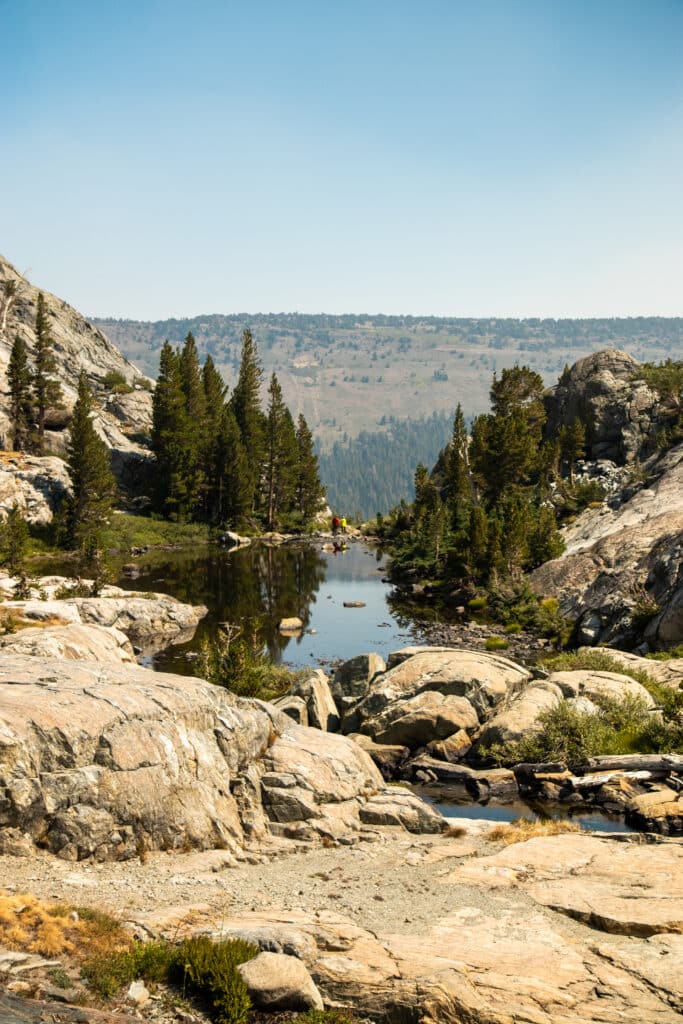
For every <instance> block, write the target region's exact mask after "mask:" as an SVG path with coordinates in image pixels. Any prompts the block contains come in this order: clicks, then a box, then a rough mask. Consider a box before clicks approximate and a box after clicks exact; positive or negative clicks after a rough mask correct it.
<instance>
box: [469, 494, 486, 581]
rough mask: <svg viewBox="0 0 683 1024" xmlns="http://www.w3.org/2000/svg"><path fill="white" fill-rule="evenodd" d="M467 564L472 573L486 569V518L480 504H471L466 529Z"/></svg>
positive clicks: (476, 573)
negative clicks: (467, 527)
mask: <svg viewBox="0 0 683 1024" xmlns="http://www.w3.org/2000/svg"><path fill="white" fill-rule="evenodd" d="M468 540H469V564H470V568H471V571H472V574H473V575H475V576H479V575H481V574H483V573H484V572H485V571H486V564H487V552H488V544H489V526H488V519H487V516H486V513H485V512H484V509H483V508H482V507H481V505H472V507H471V509H470V522H469V530H468Z"/></svg>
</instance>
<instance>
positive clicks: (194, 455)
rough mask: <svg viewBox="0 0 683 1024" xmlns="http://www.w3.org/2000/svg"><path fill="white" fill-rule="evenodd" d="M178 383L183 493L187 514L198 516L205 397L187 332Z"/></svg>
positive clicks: (205, 439)
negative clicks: (182, 416)
mask: <svg viewBox="0 0 683 1024" xmlns="http://www.w3.org/2000/svg"><path fill="white" fill-rule="evenodd" d="M178 367H179V370H180V381H181V386H182V389H183V394H184V395H185V433H184V438H183V441H184V444H185V447H186V461H185V493H186V503H187V514H188V515H189V516H191V517H197V516H201V513H202V511H203V510H204V506H205V497H206V487H207V480H206V471H205V461H204V460H205V456H206V454H207V443H208V429H207V428H208V423H207V410H206V394H205V391H204V381H203V377H202V370H201V367H200V365H199V356H198V354H197V344H196V342H195V340H194V336H193V335H192V332H190V333H189V334H188V335H187V337H186V339H185V344H184V345H183V347H182V349H181V352H180V356H179V359H178Z"/></svg>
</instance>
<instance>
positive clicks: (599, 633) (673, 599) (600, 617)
mask: <svg viewBox="0 0 683 1024" xmlns="http://www.w3.org/2000/svg"><path fill="white" fill-rule="evenodd" d="M648 470H649V473H650V475H651V477H652V481H651V482H650V483H648V484H647V486H645V487H643V488H641V489H640V490H638V491H637V492H636V493H635V494H634V495H633V496H632V497H631V498H630V499H629V500H628V501H625V502H624V503H623V504H621V505H619V506H618V507H616V508H609V507H608V506H602V507H601V508H599V509H590V508H589V509H587V510H586V511H585V512H583V513H582V514H581V515H580V516H579V517H578V519H577V520H576V522H575V523H573V524H572V525H571V526H569V527H567V528H565V530H564V531H563V535H564V539H565V542H566V548H565V551H564V553H563V554H562V555H561V556H560V557H559V558H555V559H553V560H552V561H550V562H545V563H544V564H543V565H541V566H540V567H539V568H538V569H535V570H534V572H533V573H532V574H531V585H532V587H533V589H534V590H535V591H536V592H537V593H539V594H547V595H551V594H552V595H555V596H556V597H557V598H558V600H559V602H560V608H561V610H562V613H563V614H564V615H566V616H568V617H569V618H571V619H573V620H575V621H576V622H577V624H578V625H577V629H578V634H579V641H580V642H581V643H584V644H588V645H591V646H592V645H595V644H598V643H603V644H605V643H607V644H610V645H614V646H627V645H628V644H629V643H634V642H638V638H639V637H640V636H641V635H642V633H643V631H644V635H645V639H646V640H647V641H648V642H649V643H650V644H651V646H653V647H658V646H668V645H671V644H675V643H679V642H680V641H681V640H683V445H678V446H677V447H676V448H672V449H671V451H669V452H667V454H666V455H664V456H663V457H662V458H661V459H658V460H657V461H656V462H654V463H652V464H649V465H648ZM648 618H649V620H650V621H648Z"/></svg>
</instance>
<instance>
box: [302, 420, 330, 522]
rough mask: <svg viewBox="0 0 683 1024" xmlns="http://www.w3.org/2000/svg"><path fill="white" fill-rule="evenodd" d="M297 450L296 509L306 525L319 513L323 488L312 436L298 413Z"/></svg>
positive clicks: (323, 493) (323, 494)
mask: <svg viewBox="0 0 683 1024" xmlns="http://www.w3.org/2000/svg"><path fill="white" fill-rule="evenodd" d="M296 443H297V449H298V458H297V477H296V507H297V511H298V512H299V514H300V516H301V521H302V523H304V524H305V523H307V522H309V521H310V520H311V519H313V517H314V516H315V514H316V512H318V511H319V509H320V506H321V503H322V501H323V499H324V497H325V488H324V487H323V485H322V484H321V482H320V476H319V475H318V456H317V455H316V454H315V452H314V450H313V435H312V434H311V431H310V430H309V428H308V424H307V423H306V418H305V417H304V414H303V413H299V419H298V422H297V428H296Z"/></svg>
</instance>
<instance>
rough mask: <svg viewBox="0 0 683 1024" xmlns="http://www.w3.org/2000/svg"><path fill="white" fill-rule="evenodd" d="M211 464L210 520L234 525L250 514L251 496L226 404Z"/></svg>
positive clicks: (237, 432) (239, 442)
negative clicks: (212, 477)
mask: <svg viewBox="0 0 683 1024" xmlns="http://www.w3.org/2000/svg"><path fill="white" fill-rule="evenodd" d="M214 465H215V470H214V473H215V476H214V480H215V487H214V491H213V505H212V509H213V519H214V521H215V522H216V523H221V524H226V525H237V524H239V522H240V520H241V519H243V518H244V517H245V516H247V515H249V513H250V511H251V505H250V501H251V494H250V489H249V469H248V460H247V455H246V452H245V450H244V447H243V445H242V439H241V437H240V428H239V427H238V426H237V420H236V419H235V416H234V413H233V411H232V409H231V408H230V406H229V405H225V406H224V407H223V413H222V416H221V425H220V431H219V435H218V444H217V448H216V462H215V464H214Z"/></svg>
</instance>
